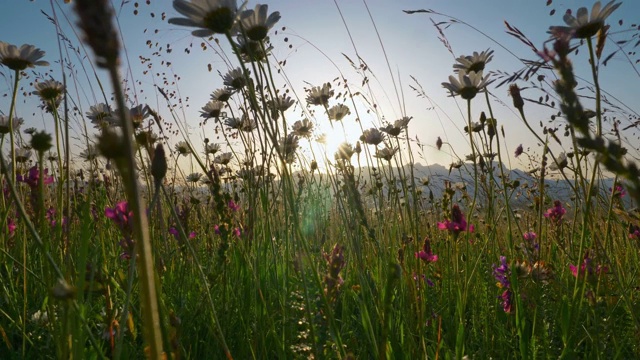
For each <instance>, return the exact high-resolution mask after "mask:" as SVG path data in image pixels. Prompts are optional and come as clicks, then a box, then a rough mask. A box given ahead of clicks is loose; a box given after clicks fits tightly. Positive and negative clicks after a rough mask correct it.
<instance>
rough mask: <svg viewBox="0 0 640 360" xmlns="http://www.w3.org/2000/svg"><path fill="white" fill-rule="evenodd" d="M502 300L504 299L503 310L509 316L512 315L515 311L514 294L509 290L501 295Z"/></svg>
mask: <svg viewBox="0 0 640 360" xmlns="http://www.w3.org/2000/svg"><path fill="white" fill-rule="evenodd" d="M500 299H502V310H504V312H505V313H507V314H511V311H513V292H511V290H508V289H507V290H505V291H504V292H503V293H502V295H500Z"/></svg>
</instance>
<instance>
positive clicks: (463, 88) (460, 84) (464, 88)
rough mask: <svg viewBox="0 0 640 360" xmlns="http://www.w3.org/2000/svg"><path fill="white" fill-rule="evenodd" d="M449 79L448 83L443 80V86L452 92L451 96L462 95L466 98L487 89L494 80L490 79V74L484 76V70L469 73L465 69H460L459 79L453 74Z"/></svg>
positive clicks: (471, 97)
mask: <svg viewBox="0 0 640 360" xmlns="http://www.w3.org/2000/svg"><path fill="white" fill-rule="evenodd" d="M449 81H450V82H448V83H446V82H443V83H442V86H443V87H444V88H446V89H447V90H449V91H450V92H451V96H456V95H460V97H462V98H463V99H465V100H471V99H473V98H474V97H475V96H476V94H477V93H478V92H481V91H483V90H485V88H486V87H487V85H489V84H491V83H492V82H493V80H489V76H487V77H486V78H485V77H483V76H482V71H480V72H475V71H471V72H469V73H467V72H466V71H464V70H459V71H458V78H457V79H456V78H455V77H454V76H453V75H449Z"/></svg>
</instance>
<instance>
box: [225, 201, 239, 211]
mask: <svg viewBox="0 0 640 360" xmlns="http://www.w3.org/2000/svg"><path fill="white" fill-rule="evenodd" d="M227 206H229V210H231V211H233V212H236V211H238V210H240V205H238V204H236V202H235V201H233V200H229V203H228V204H227Z"/></svg>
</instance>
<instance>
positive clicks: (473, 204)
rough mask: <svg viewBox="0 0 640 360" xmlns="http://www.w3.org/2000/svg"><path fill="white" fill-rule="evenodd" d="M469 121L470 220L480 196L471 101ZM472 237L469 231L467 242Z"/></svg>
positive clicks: (469, 100) (468, 109)
mask: <svg viewBox="0 0 640 360" xmlns="http://www.w3.org/2000/svg"><path fill="white" fill-rule="evenodd" d="M467 119H468V121H467V122H468V125H467V126H468V128H467V130H468V133H469V144H471V156H472V158H473V200H472V201H471V207H470V208H469V214H468V217H469V220H471V217H472V216H473V213H474V210H475V207H476V199H477V196H478V164H477V162H476V147H475V146H474V143H473V130H472V129H473V124H472V121H471V99H468V100H467ZM470 236H471V231H467V240H469V237H470Z"/></svg>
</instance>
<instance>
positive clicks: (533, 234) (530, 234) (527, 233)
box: [522, 231, 538, 241]
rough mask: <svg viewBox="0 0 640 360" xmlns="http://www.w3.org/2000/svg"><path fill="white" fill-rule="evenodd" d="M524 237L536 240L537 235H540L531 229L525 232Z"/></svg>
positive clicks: (528, 239)
mask: <svg viewBox="0 0 640 360" xmlns="http://www.w3.org/2000/svg"><path fill="white" fill-rule="evenodd" d="M522 237H523V238H524V239H525V240H527V241H534V240H535V239H536V237H538V235H536V233H534V232H533V231H529V232H526V233H524V234H523V235H522Z"/></svg>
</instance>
